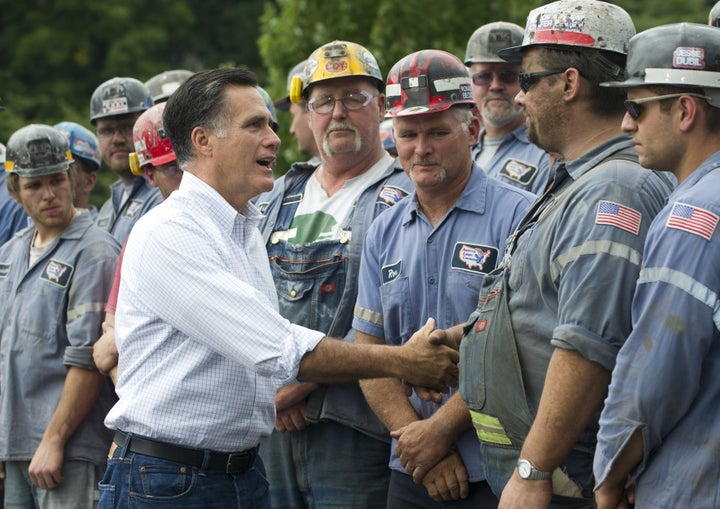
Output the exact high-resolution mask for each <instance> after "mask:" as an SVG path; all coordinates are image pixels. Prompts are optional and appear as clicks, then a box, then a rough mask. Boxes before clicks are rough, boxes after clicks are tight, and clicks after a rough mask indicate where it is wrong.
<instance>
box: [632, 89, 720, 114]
mask: <svg viewBox="0 0 720 509" xmlns="http://www.w3.org/2000/svg"><path fill="white" fill-rule="evenodd" d="M684 95H689V96H691V97H698V98H700V99H705V100H708V99H710V98H709V97H708V96H706V95H701V94H694V93H692V92H685V93H684V94H680V93H678V94H665V95H653V96H651V97H643V98H642V99H628V100H626V101H625V110H626V111H627V112H628V115H630V118H631V119H633V120H637V119H639V118H640V115H642V113H643V107H642V105H643V104H645V103H649V102H653V101H664V100H666V99H677V98H678V97H682V96H684Z"/></svg>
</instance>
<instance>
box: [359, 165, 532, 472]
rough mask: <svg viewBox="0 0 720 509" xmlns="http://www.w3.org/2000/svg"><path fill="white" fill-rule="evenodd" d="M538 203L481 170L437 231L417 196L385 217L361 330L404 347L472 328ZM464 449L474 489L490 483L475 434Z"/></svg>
mask: <svg viewBox="0 0 720 509" xmlns="http://www.w3.org/2000/svg"><path fill="white" fill-rule="evenodd" d="M533 199H534V196H533V195H532V194H530V193H527V192H524V191H521V190H519V189H516V188H513V187H510V186H508V185H505V184H503V183H501V182H499V181H497V180H495V179H491V178H489V177H488V176H487V175H485V173H484V172H483V171H482V170H481V169H480V168H479V167H478V166H477V165H474V164H473V169H472V173H471V175H470V179H469V180H468V182H467V185H466V186H465V189H464V191H463V193H462V195H461V196H460V197H459V198H458V200H457V201H456V202H455V204H454V205H453V206H452V207H451V208H450V209H449V210H448V212H447V213H446V214H445V216H444V217H443V218H442V219H441V220H440V222H439V223H438V224H437V225H436V226H435V227H434V228H433V226H432V225H431V224H430V223H429V222H428V220H427V218H426V217H425V215H424V214H423V212H422V211H421V209H420V206H419V204H418V201H417V196H416V194H415V193H413V194H412V195H411V196H410V197H409V198H408V199H405V200H402V201H400V202H399V203H398V204H397V205H395V207H393V208H392V209H390V210H387V211H386V212H384V213H383V214H382V215H380V216H378V218H377V219H376V220H375V221H374V222H373V224H372V225H371V227H370V229H369V230H368V235H367V237H366V239H365V246H364V248H363V256H362V259H361V262H360V273H359V282H360V283H359V293H358V299H357V305H356V307H355V317H354V320H353V327H354V328H355V329H356V330H358V331H361V332H364V333H366V334H369V335H371V336H375V337H377V338H382V339H384V340H385V342H386V343H388V344H391V345H400V344H403V343H405V342H406V341H408V340H409V339H410V337H411V336H412V334H413V333H414V332H415V331H417V330H418V329H420V328H421V327H422V326H423V324H424V323H425V321H426V320H427V319H428V317H433V318H435V320H436V326H437V328H439V329H446V328H449V327H452V326H454V325H457V324H459V323H462V322H463V321H465V320H466V319H467V317H468V315H469V314H470V313H471V312H472V310H473V309H475V305H476V303H477V296H478V292H479V290H480V285H481V283H482V280H483V277H484V275H485V274H486V273H487V272H490V271H491V270H492V269H494V268H495V266H496V265H497V263H498V262H499V259H500V258H501V257H502V255H503V252H504V249H505V239H506V238H507V237H508V236H509V235H510V234H511V233H512V232H513V230H514V229H515V226H516V225H517V223H518V222H519V221H520V219H521V218H522V216H523V215H524V213H525V211H526V210H527V209H528V207H529V206H530V204H531V203H532V201H533ZM454 392H455V390H453V391H452V392H451V393H450V395H452V394H454ZM450 395H445V396H444V397H443V402H445V401H447V399H448V398H449V396H450ZM410 401H411V404H412V405H413V407H414V408H415V411H416V412H417V413H418V415H420V416H421V417H422V418H427V417H430V416H431V415H432V414H434V413H435V412H436V411H437V410H438V408H439V405H437V404H435V403H430V402H424V401H422V400H420V399H419V398H418V397H417V396H416V395H415V394H414V393H413V395H412V396H411V397H410ZM396 445H397V440H393V444H392V453H391V457H390V467H391V468H393V469H394V470H398V471H400V472H403V473H404V472H405V469H404V468H403V467H402V465H401V464H400V460H399V458H398V457H397V456H395V446H396ZM456 445H457V447H458V451H459V453H460V455H461V456H462V458H463V462H464V463H465V466H466V468H467V469H468V474H469V476H470V481H472V482H476V481H480V480H483V479H484V475H483V472H482V462H481V459H480V446H479V442H478V440H477V437H476V436H475V432H474V431H473V430H467V431H465V432H464V433H462V434H461V435H460V436H459V437H458V438H457V441H456Z"/></svg>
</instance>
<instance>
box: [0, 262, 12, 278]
mask: <svg viewBox="0 0 720 509" xmlns="http://www.w3.org/2000/svg"><path fill="white" fill-rule="evenodd" d="M10 267H12V263H0V279H7V277H8V274H10Z"/></svg>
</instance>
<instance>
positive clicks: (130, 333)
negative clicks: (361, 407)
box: [105, 172, 323, 452]
mask: <svg viewBox="0 0 720 509" xmlns="http://www.w3.org/2000/svg"><path fill="white" fill-rule="evenodd" d="M260 217H261V216H260V214H259V212H258V211H257V209H256V208H255V207H254V206H253V205H252V204H248V205H247V206H246V208H245V209H244V210H243V211H241V212H240V213H238V211H236V210H235V209H234V208H233V207H232V206H231V205H230V204H229V203H228V202H227V201H225V200H224V199H223V198H222V197H221V196H220V195H219V194H218V193H217V192H216V191H215V190H214V189H213V188H212V187H210V186H209V185H208V184H206V183H205V182H203V181H202V180H200V179H198V178H197V177H195V176H194V175H193V174H191V173H188V172H186V173H185V175H184V176H183V181H182V183H181V185H180V189H178V190H177V191H175V192H174V193H173V194H172V195H171V196H170V197H169V198H168V199H167V200H166V201H165V202H164V203H163V204H161V205H159V206H157V207H156V208H155V209H153V210H152V211H151V212H149V213H148V214H147V215H146V216H144V217H143V218H142V219H141V220H140V221H139V222H138V223H137V225H136V226H135V228H134V229H133V231H132V233H131V235H130V237H129V240H128V243H127V247H126V248H125V257H124V261H123V266H122V279H121V283H120V293H119V296H118V307H117V313H116V340H117V344H118V349H119V352H120V362H119V380H118V385H117V388H116V390H117V393H118V395H119V398H120V400H119V402H118V403H117V404H116V405H115V406H114V407H113V408H112V410H111V411H110V413H109V414H108V416H107V419H106V421H105V422H106V424H107V425H108V426H109V427H111V428H116V429H120V430H122V431H125V432H129V433H135V434H139V435H143V436H146V437H150V438H153V439H156V440H160V441H163V442H169V443H173V444H176V445H180V446H184V447H190V448H199V449H210V450H215V451H221V452H230V451H237V450H242V449H247V448H249V447H253V446H255V445H257V443H258V441H259V439H260V437H261V436H264V435H267V434H269V433H270V432H271V431H272V429H273V426H274V423H275V404H274V403H275V391H276V389H277V387H278V386H280V385H282V384H285V383H288V382H290V381H292V380H293V379H294V378H295V376H296V374H297V370H298V366H299V363H300V360H301V358H302V356H303V355H304V354H305V353H307V352H308V351H310V350H312V349H313V348H314V347H315V346H316V345H317V343H318V342H319V341H320V339H321V338H322V336H323V334H321V333H319V332H316V331H311V330H308V329H305V328H303V327H300V326H297V325H293V324H291V323H290V322H289V321H288V320H286V319H285V318H283V317H282V316H280V315H279V314H278V311H277V310H278V304H277V294H276V293H275V287H274V285H273V282H272V277H271V274H270V268H269V266H268V258H267V252H266V251H265V246H264V244H263V241H262V238H261V236H260V233H259V231H258V230H257V228H256V226H257V222H258V220H259V218H260Z"/></svg>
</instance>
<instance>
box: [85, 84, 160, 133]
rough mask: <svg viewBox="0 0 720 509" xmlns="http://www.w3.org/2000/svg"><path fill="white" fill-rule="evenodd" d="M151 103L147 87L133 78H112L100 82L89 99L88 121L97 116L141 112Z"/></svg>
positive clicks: (92, 120) (93, 122)
mask: <svg viewBox="0 0 720 509" xmlns="http://www.w3.org/2000/svg"><path fill="white" fill-rule="evenodd" d="M152 105H153V99H152V96H151V95H150V91H149V90H148V88H147V87H146V86H145V85H144V84H143V83H142V82H141V81H138V80H136V79H135V78H112V79H109V80H107V81H106V82H104V83H102V84H101V85H100V86H99V87H97V88H96V89H95V92H93V95H92V98H91V99H90V122H91V123H92V124H93V125H94V124H95V121H96V120H97V119H99V118H104V117H114V116H117V115H125V114H127V113H135V112H143V111H145V110H146V109H148V108H149V107H150V106H152Z"/></svg>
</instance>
